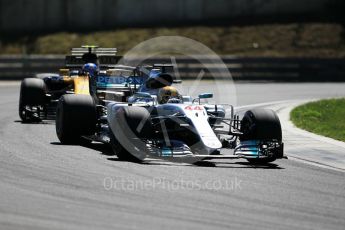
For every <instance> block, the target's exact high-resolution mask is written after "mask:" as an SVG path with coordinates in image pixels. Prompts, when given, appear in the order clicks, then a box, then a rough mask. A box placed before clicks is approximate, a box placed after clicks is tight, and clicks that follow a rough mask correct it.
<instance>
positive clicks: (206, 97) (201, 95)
mask: <svg viewBox="0 0 345 230" xmlns="http://www.w3.org/2000/svg"><path fill="white" fill-rule="evenodd" d="M199 98H200V99H208V98H213V93H202V94H200V95H199Z"/></svg>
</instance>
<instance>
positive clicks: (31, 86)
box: [19, 78, 47, 122]
mask: <svg viewBox="0 0 345 230" xmlns="http://www.w3.org/2000/svg"><path fill="white" fill-rule="evenodd" d="M46 102H47V97H46V85H45V83H44V81H43V80H42V79H37V78H25V79H24V80H23V81H22V83H21V85H20V96H19V117H20V118H21V120H22V121H24V122H27V121H30V120H31V117H30V116H27V115H26V113H25V110H24V108H25V106H43V105H45V104H46Z"/></svg>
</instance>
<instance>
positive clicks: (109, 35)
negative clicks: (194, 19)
mask: <svg viewBox="0 0 345 230" xmlns="http://www.w3.org/2000/svg"><path fill="white" fill-rule="evenodd" d="M163 35H178V36H185V37H188V38H191V39H194V40H197V41H199V42H201V43H203V44H204V45H206V46H208V47H210V48H211V49H212V50H214V51H215V52H217V53H218V54H231V55H238V56H273V57H290V56H294V57H345V36H344V35H345V29H344V26H343V25H341V24H337V23H292V24H267V25H253V26H218V27H205V26H192V27H181V28H128V29H114V30H110V31H101V32H100V31H98V32H90V33H72V32H59V33H53V34H45V35H40V36H24V37H17V38H13V37H6V36H2V35H0V54H21V53H28V54H66V53H68V52H69V50H70V48H71V47H79V46H81V45H82V44H96V45H99V46H102V47H117V48H118V49H119V52H120V53H119V54H120V55H122V54H124V53H125V52H126V51H128V50H129V49H131V48H132V47H134V46H135V45H137V44H139V43H140V42H142V41H145V40H147V39H150V38H154V37H157V36H163Z"/></svg>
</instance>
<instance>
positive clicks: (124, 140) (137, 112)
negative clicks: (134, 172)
mask: <svg viewBox="0 0 345 230" xmlns="http://www.w3.org/2000/svg"><path fill="white" fill-rule="evenodd" d="M111 119H113V123H112V124H111V125H110V127H111V146H112V148H113V151H114V152H115V154H116V155H117V157H118V158H119V159H120V160H124V161H131V162H142V160H143V159H144V158H145V156H146V150H147V148H146V144H145V142H144V141H143V139H147V138H150V137H152V125H151V119H150V113H149V111H148V110H147V109H146V108H143V107H136V106H133V107H132V106H124V107H122V108H120V109H119V110H117V112H116V113H115V115H114V117H113V118H111Z"/></svg>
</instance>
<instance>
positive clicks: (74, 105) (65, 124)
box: [56, 94, 97, 144]
mask: <svg viewBox="0 0 345 230" xmlns="http://www.w3.org/2000/svg"><path fill="white" fill-rule="evenodd" d="M96 123H97V113H96V105H95V102H94V100H93V98H92V97H91V96H90V95H77V94H66V95H63V96H62V97H61V98H60V100H59V103H58V106H57V109H56V134H57V136H58V138H59V140H60V142H61V143H62V144H81V143H85V142H86V141H85V139H84V138H83V136H88V135H93V134H94V133H95V131H96Z"/></svg>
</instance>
